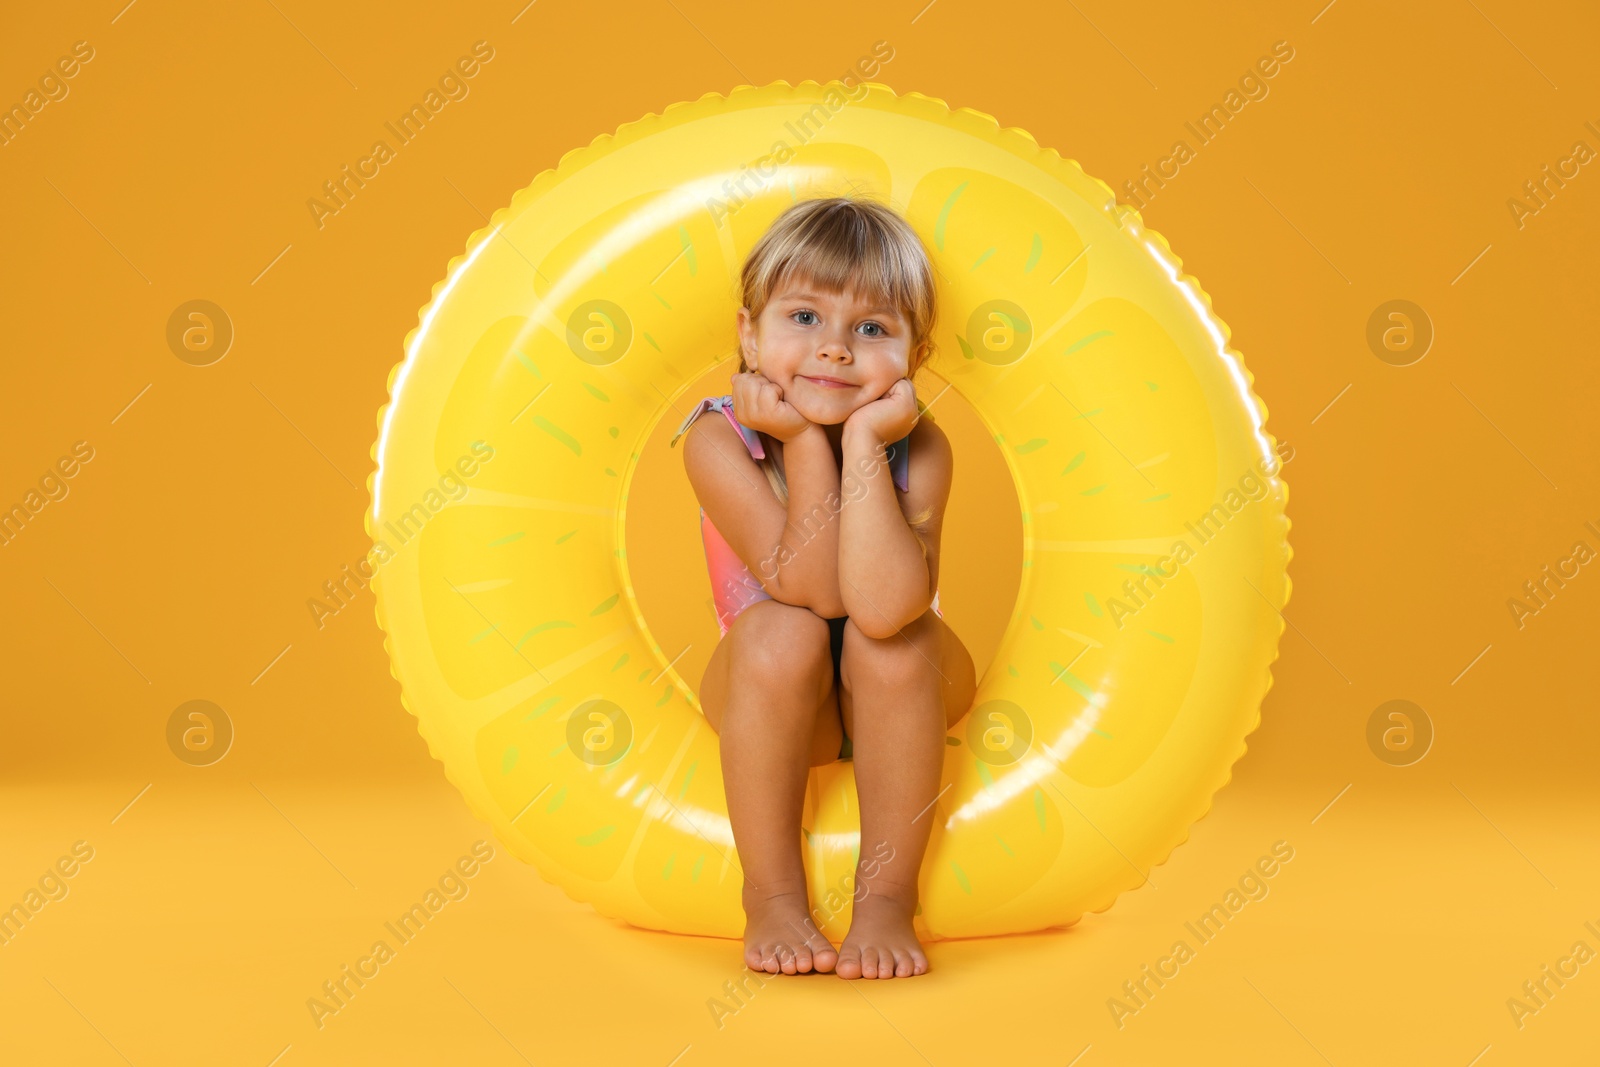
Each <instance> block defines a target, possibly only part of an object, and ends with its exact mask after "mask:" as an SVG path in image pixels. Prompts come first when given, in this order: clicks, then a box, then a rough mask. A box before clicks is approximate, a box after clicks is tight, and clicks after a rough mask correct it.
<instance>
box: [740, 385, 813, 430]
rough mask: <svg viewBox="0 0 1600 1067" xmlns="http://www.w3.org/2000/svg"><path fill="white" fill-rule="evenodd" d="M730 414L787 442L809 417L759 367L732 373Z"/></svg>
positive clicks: (805, 425) (806, 426) (807, 424)
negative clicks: (786, 398)
mask: <svg viewBox="0 0 1600 1067" xmlns="http://www.w3.org/2000/svg"><path fill="white" fill-rule="evenodd" d="M733 417H734V418H736V419H738V420H739V421H740V422H741V423H743V424H744V425H746V426H748V427H750V428H751V429H752V430H760V431H761V432H762V433H765V434H768V435H770V436H772V437H776V438H777V439H778V440H780V441H782V442H784V443H785V444H787V443H788V442H790V441H792V440H794V439H795V438H796V437H799V436H800V435H801V434H802V433H804V432H805V431H806V430H807V429H808V428H809V427H810V426H811V421H810V420H809V419H807V418H806V417H805V416H804V415H802V414H800V412H798V411H796V410H795V408H794V405H792V404H790V403H789V402H788V401H787V400H785V399H783V389H782V388H781V387H780V386H779V385H778V383H776V382H774V381H772V380H771V379H770V378H768V377H767V376H766V375H765V374H762V373H761V372H760V371H749V372H747V373H744V374H735V375H734V376H733Z"/></svg>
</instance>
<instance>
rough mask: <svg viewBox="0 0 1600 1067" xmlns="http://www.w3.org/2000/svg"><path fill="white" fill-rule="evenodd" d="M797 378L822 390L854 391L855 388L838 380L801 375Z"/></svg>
mask: <svg viewBox="0 0 1600 1067" xmlns="http://www.w3.org/2000/svg"><path fill="white" fill-rule="evenodd" d="M798 377H801V378H804V379H805V380H806V381H808V382H810V383H811V384H813V385H816V386H818V387H820V388H823V389H854V388H855V386H854V385H852V384H850V383H849V382H846V381H841V380H839V379H838V378H813V377H811V376H810V375H809V374H801V375H798Z"/></svg>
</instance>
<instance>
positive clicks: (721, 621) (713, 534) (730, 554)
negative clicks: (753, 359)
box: [672, 393, 944, 634]
mask: <svg viewBox="0 0 1600 1067" xmlns="http://www.w3.org/2000/svg"><path fill="white" fill-rule="evenodd" d="M707 411H720V412H722V413H723V414H724V415H726V416H727V417H728V422H729V423H731V424H732V425H733V428H734V429H736V430H738V431H739V436H740V437H741V438H743V440H744V445H745V448H747V449H748V450H749V452H750V455H751V457H752V458H754V459H763V458H765V457H766V451H765V450H764V449H763V448H762V445H761V438H760V436H759V435H757V433H756V432H755V431H754V430H752V429H750V428H749V427H748V426H745V425H744V424H742V423H741V422H740V421H739V420H738V419H736V418H734V417H733V394H732V393H729V394H727V395H725V396H708V397H706V398H705V399H704V400H702V401H700V403H699V404H697V405H695V409H694V410H693V411H691V412H689V416H688V418H686V419H684V420H683V424H682V425H681V426H679V427H678V432H677V433H676V434H674V435H673V436H672V443H673V444H677V442H678V438H679V437H682V436H683V434H684V432H685V431H687V430H688V429H689V426H690V424H691V423H693V422H694V420H695V419H697V418H699V417H700V416H701V415H703V414H705V413H706V412H707ZM887 455H888V459H889V473H890V476H891V477H892V478H893V479H894V484H895V485H896V486H898V487H899V488H900V491H901V492H905V491H906V489H907V488H908V487H909V485H910V475H911V438H910V436H909V435H908V436H906V437H902V438H901V439H900V440H898V441H896V442H895V443H894V444H892V445H890V446H889V448H888V452H887ZM700 538H701V540H702V541H703V542H705V548H706V569H707V570H708V571H709V572H710V574H711V595H712V599H713V601H714V603H715V604H716V607H717V625H718V627H720V628H721V630H722V632H723V633H724V634H726V633H727V632H728V627H730V626H732V625H733V620H734V619H735V618H737V617H738V615H739V612H741V611H743V610H744V609H745V608H747V607H749V606H750V605H751V604H754V603H756V602H757V601H761V600H771V599H772V597H771V595H770V594H769V593H768V592H767V591H766V590H765V589H764V588H762V586H761V582H760V581H759V580H758V579H757V578H756V576H755V575H754V574H752V573H750V568H749V567H747V566H745V564H744V561H743V560H741V559H740V558H739V554H738V553H737V552H735V551H734V550H733V546H732V545H730V544H728V542H727V541H726V540H725V539H724V538H723V536H722V534H720V533H718V532H717V528H716V527H715V526H713V525H712V523H711V519H710V518H709V517H708V516H707V515H706V509H705V508H701V509H700ZM932 607H933V610H934V613H935V614H937V615H938V616H939V617H940V618H944V612H942V611H940V610H939V593H938V591H937V590H935V591H934V594H933V604H932ZM829 621H834V620H829Z"/></svg>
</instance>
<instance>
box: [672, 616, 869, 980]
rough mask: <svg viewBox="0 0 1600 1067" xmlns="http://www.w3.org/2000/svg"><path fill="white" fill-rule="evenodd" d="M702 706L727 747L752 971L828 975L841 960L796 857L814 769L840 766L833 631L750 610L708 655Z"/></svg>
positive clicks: (815, 619)
mask: <svg viewBox="0 0 1600 1067" xmlns="http://www.w3.org/2000/svg"><path fill="white" fill-rule="evenodd" d="M700 703H701V707H702V708H703V709H704V710H705V713H706V720H707V722H709V723H710V725H711V728H712V729H713V730H715V731H717V733H718V734H719V735H720V737H721V749H722V777H723V783H724V788H725V789H726V790H727V795H728V820H729V822H730V824H731V825H732V828H733V838H734V843H735V845H736V846H737V848H738V851H739V861H740V866H741V867H742V868H743V871H744V889H743V901H744V910H745V932H744V941H745V962H746V964H747V965H748V966H749V967H750V969H751V970H754V971H761V970H765V971H767V972H768V973H771V974H777V973H779V971H780V970H781V971H782V972H783V973H784V974H796V973H800V974H804V973H806V972H808V971H811V970H813V969H815V970H818V971H831V970H833V966H834V963H835V962H836V961H837V959H838V953H837V952H836V951H835V950H834V947H833V945H831V944H830V943H829V942H828V939H827V938H825V937H823V936H822V933H821V931H819V930H818V929H817V927H816V923H815V922H814V921H813V920H812V918H811V913H810V906H809V903H810V902H809V897H808V896H807V893H806V879H805V865H804V862H803V861H802V859H801V855H800V817H801V813H802V809H803V804H804V800H805V791H806V779H807V777H808V775H809V768H810V767H811V766H813V765H815V764H817V763H819V762H831V761H833V760H834V759H837V758H838V753H839V743H840V739H841V736H842V735H841V733H840V730H841V727H840V724H839V713H838V698H837V695H836V694H835V693H834V685H833V654H832V649H831V648H830V645H829V632H828V624H827V622H826V621H825V620H824V619H822V618H821V617H820V616H818V615H816V614H815V613H814V612H812V611H811V610H810V609H808V608H801V607H795V606H794V605H791V604H784V603H782V602H781V601H777V600H763V601H759V602H757V603H754V604H751V605H750V606H749V607H747V608H745V609H744V610H742V611H741V612H740V613H739V615H738V617H737V618H735V619H734V621H733V623H732V625H731V626H729V628H728V633H727V635H726V636H725V637H724V638H723V639H722V642H721V643H720V644H719V645H718V646H717V650H716V651H715V652H714V653H713V654H712V657H711V662H710V663H709V664H708V665H707V666H706V673H705V677H704V678H703V680H702V681H701V685H700ZM829 746H831V748H830V747H829Z"/></svg>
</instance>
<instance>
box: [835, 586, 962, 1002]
mask: <svg viewBox="0 0 1600 1067" xmlns="http://www.w3.org/2000/svg"><path fill="white" fill-rule="evenodd" d="M839 673H840V682H841V687H842V690H843V692H841V693H840V710H841V713H842V716H843V720H844V726H845V729H846V730H847V731H848V732H849V734H850V737H851V739H852V741H853V743H854V745H855V757H854V758H855V772H856V793H857V796H858V797H859V798H860V803H861V855H860V859H859V860H858V862H857V864H856V891H855V909H854V913H853V915H852V918H851V921H850V932H849V933H847V934H846V935H845V939H844V943H843V944H841V945H840V946H839V959H838V964H837V972H838V975H839V977H841V978H894V977H896V976H899V977H902V978H904V977H908V976H910V975H917V974H924V973H926V972H927V970H928V957H927V955H926V954H925V953H924V952H923V950H922V944H921V942H919V941H918V940H917V937H916V935H915V934H914V933H913V932H912V928H911V920H912V916H913V915H914V914H915V913H916V909H917V879H918V875H919V873H920V872H921V870H922V858H923V854H924V853H925V852H926V851H927V848H928V837H929V835H930V833H931V832H932V829H933V823H934V820H935V819H936V818H938V817H939V816H938V812H937V810H936V808H935V801H936V800H937V798H938V793H939V780H940V778H941V776H942V773H941V772H942V771H943V768H944V749H945V743H944V739H945V734H946V732H947V731H948V730H949V728H950V727H951V726H953V725H955V723H956V722H957V721H958V720H960V719H961V718H962V716H964V715H965V714H966V713H967V711H968V710H969V709H970V707H971V705H972V697H973V693H974V691H975V690H976V688H977V680H976V677H975V671H974V668H973V663H972V656H971V655H970V654H969V653H968V652H967V650H966V647H965V646H964V645H963V644H962V643H961V639H960V638H958V637H957V636H956V635H955V632H954V631H953V630H951V629H950V627H949V626H947V625H946V624H945V621H944V620H943V619H941V618H940V617H939V616H938V615H936V614H934V612H933V611H932V609H930V610H928V611H927V612H924V613H923V615H922V617H921V618H919V619H917V620H916V621H915V622H913V623H911V624H910V625H908V626H906V627H904V628H902V629H901V630H900V632H899V633H898V634H896V635H894V636H893V637H888V638H883V639H877V638H871V637H867V636H866V635H865V634H863V633H862V632H861V631H860V630H858V629H856V627H855V624H854V623H853V622H847V623H845V631H844V655H843V657H842V659H841V661H840V667H839Z"/></svg>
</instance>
